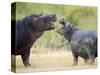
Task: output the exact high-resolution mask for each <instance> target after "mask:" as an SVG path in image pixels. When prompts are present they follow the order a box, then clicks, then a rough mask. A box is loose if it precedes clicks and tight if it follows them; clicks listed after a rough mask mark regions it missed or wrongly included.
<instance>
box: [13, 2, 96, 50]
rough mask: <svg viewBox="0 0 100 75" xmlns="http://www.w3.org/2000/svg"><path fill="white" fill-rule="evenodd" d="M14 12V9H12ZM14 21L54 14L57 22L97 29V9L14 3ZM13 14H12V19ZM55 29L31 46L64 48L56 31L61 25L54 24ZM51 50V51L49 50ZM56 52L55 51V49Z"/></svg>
mask: <svg viewBox="0 0 100 75" xmlns="http://www.w3.org/2000/svg"><path fill="white" fill-rule="evenodd" d="M12 9H13V10H14V8H12ZM15 12H16V19H21V18H23V17H25V16H27V15H30V14H38V13H43V14H47V13H55V14H56V15H57V18H58V20H59V19H61V18H65V19H66V21H68V22H70V23H71V24H73V25H75V26H77V27H78V28H80V29H94V30H96V29H97V26H96V25H97V8H96V7H89V6H76V5H75V6H74V5H56V4H43V3H21V2H17V3H16V11H15ZM13 17H14V12H13V13H12V19H13ZM55 26H56V29H55V30H52V31H46V32H45V33H44V34H43V36H41V37H40V38H39V39H38V40H37V41H36V42H35V44H34V45H33V47H34V48H36V47H39V48H41V47H45V48H61V47H63V48H66V47H68V42H67V40H65V38H64V37H63V36H61V35H59V34H58V33H57V32H56V30H57V29H59V28H60V27H61V25H60V24H59V23H58V22H56V23H55ZM51 50H52V49H51ZM56 50H57V49H56Z"/></svg>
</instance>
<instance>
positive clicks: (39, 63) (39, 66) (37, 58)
mask: <svg viewBox="0 0 100 75" xmlns="http://www.w3.org/2000/svg"><path fill="white" fill-rule="evenodd" d="M45 50H46V49H45ZM30 63H31V67H28V68H25V67H24V65H23V63H22V60H21V57H20V56H17V57H16V66H17V67H16V72H37V71H55V70H74V69H92V68H96V67H97V59H96V60H95V63H94V64H93V65H86V64H85V63H84V61H83V59H82V58H80V57H79V62H78V65H77V66H72V63H73V57H72V53H71V51H65V50H63V49H62V50H61V49H60V50H58V51H56V50H55V51H51V50H48V52H46V51H45V52H41V53H34V52H33V51H32V53H31V56H30Z"/></svg>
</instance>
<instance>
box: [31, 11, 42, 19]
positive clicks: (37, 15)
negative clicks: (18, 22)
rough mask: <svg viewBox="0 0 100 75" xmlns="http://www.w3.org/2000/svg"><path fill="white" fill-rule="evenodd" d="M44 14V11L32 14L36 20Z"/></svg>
mask: <svg viewBox="0 0 100 75" xmlns="http://www.w3.org/2000/svg"><path fill="white" fill-rule="evenodd" d="M42 15H43V13H40V14H33V15H32V20H33V21H36V20H38V18H39V17H40V16H42Z"/></svg>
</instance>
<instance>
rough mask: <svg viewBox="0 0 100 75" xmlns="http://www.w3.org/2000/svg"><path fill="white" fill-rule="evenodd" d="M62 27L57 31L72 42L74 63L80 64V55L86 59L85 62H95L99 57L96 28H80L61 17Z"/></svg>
mask: <svg viewBox="0 0 100 75" xmlns="http://www.w3.org/2000/svg"><path fill="white" fill-rule="evenodd" d="M59 23H60V24H61V25H62V27H61V28H60V29H59V30H57V32H58V33H59V34H61V35H63V36H64V37H65V38H66V40H68V42H69V43H70V48H71V50H72V54H73V58H74V61H73V65H77V64H78V57H79V56H80V57H82V58H83V59H84V62H85V64H87V63H88V64H93V63H94V61H95V58H96V57H97V32H96V31H95V30H80V29H79V28H75V27H74V26H73V25H72V24H70V23H69V22H67V21H65V20H64V19H61V20H60V21H59Z"/></svg>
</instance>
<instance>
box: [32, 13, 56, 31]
mask: <svg viewBox="0 0 100 75" xmlns="http://www.w3.org/2000/svg"><path fill="white" fill-rule="evenodd" d="M30 17H31V18H30V21H31V22H30V23H31V24H30V27H31V29H32V30H33V31H34V30H35V31H39V32H42V31H47V30H52V29H54V28H55V26H54V22H56V20H57V17H56V15H55V14H38V15H34V14H33V15H31V16H30Z"/></svg>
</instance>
